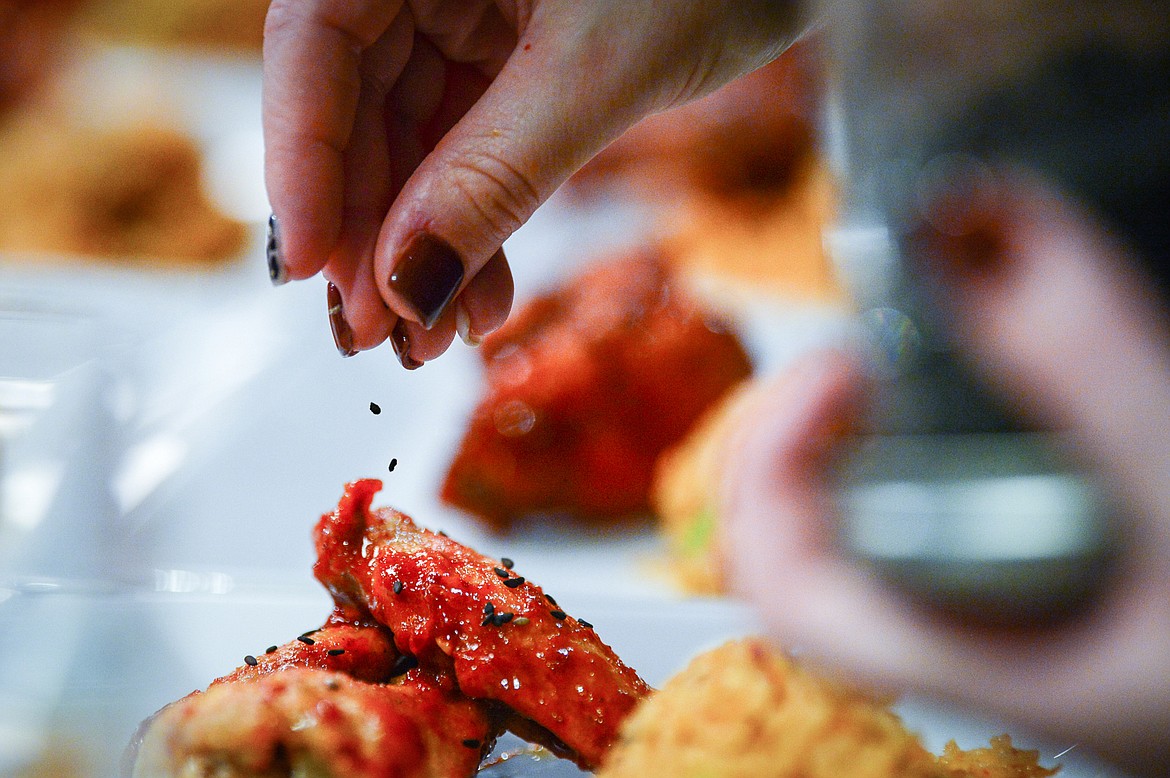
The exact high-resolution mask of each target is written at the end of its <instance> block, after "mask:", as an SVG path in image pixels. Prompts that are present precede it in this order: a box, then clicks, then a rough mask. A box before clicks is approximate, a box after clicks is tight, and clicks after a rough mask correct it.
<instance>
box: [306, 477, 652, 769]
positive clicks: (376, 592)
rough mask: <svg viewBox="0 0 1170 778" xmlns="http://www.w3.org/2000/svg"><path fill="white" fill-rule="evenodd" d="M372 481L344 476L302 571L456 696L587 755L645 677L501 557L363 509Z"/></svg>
mask: <svg viewBox="0 0 1170 778" xmlns="http://www.w3.org/2000/svg"><path fill="white" fill-rule="evenodd" d="M381 487H382V484H381V482H380V481H376V480H363V481H357V482H354V483H352V484H350V485H349V486H348V487H347V489H346V492H345V495H344V497H343V498H342V500H341V503H340V504H339V506H338V508H337V510H336V511H334V512H332V513H329V514H326V515H325V516H322V517H321V521H320V522H319V523H318V525H317V528H316V533H315V538H316V543H317V554H318V559H317V563H316V566H315V567H314V573H315V574H316V576H317V579H318V580H319V581H321V583H322V584H324V585H325V586H326V588H328V589H329V590H330V591H331V592H332V593H333V596H334V599H335V600H336V601H337V603H338V606H339V608H341V609H342V610H343V611H346V610H348V611H351V612H353V613H357V614H365V613H368V614H369V615H370V616H371V617H373V618H374V619H376V620H377V621H378V622H379V623H381V624H383V625H385V626H386V627H388V628H389V629H390V630H391V631H392V632H393V633H394V642H395V645H396V646H397V648H398V650H399V651H401V652H402V653H403V654H406V655H408V656H411V657H414V658H416V659H417V660H418V662H419V663H420V664H421V665H422V666H423V667H450V668H451V671H452V672H453V674H454V677H455V679H456V681H457V682H458V684H459V688H460V689H461V690H462V692H463V693H464V694H466V695H467V696H468V697H471V698H473V699H481V700H494V701H497V702H499V703H502V704H503V705H505V706H507V708H508V709H510V710H512V711H515V712H516V713H517V714H518V715H519V716H521V717H523V718H524V719H526V720H528V721H531V722H535V723H536V724H538V725H539V726H540V727H543V728H544V729H546V730H547V731H548V732H549V733H551V734H552V736H554V737H555V739H556V741H559V742H551V743H549V742H545V743H544V744H546V745H549V746H550V747H551V748H552V749H553V750H554V751H556V752H558V753H560V754H562V755H565V756H568V757H570V758H573V759H575V760H576V761H577V762H578V763H579V764H580V765H582V766H584V767H587V768H588V767H593V766H595V765H597V764H598V763H599V762H600V761H601V758H602V756H603V755H604V754H605V752H606V751H607V750H608V748H609V746H610V745H611V744H612V742H613V741H614V739H615V737H616V733H617V728H618V726H619V725H620V724H621V722H622V721H623V720H624V719H625V717H626V715H627V714H628V713H629V712H630V711H631V710H632V709H633V707H634V706H635V705H636V704H637V702H638V701H639V700H641V699H642V698H643V697H644V696H646V695H647V694H648V693H649V688H648V687H647V685H646V684H645V682H643V681H642V679H641V678H639V677H638V675H637V673H635V672H634V671H633V670H632V669H630V668H629V667H627V666H626V665H625V664H623V663H622V661H621V660H620V659H619V658H618V657H617V655H616V654H614V652H613V650H612V649H610V648H609V646H607V645H605V644H604V643H602V642H601V640H600V639H599V638H598V637H597V634H596V633H595V632H594V631H593V628H592V625H590V624H588V623H587V622H584V621H581V620H579V619H575V618H572V617H571V616H568V615H567V614H565V613H564V612H563V611H562V610H560V608H559V606H558V605H557V604H556V603H555V602H554V601H553V600H552V598H550V597H548V596H546V595H545V594H544V592H543V591H542V590H541V588H540V587H539V586H537V585H535V584H533V583H532V582H530V581H527V580H525V579H524V578H523V577H522V576H520V575H518V574H516V573H515V572H514V571H512V570H511V569H509V565H507V564H505V563H503V562H502V561H497V560H494V559H489V558H487V557H485V556H483V555H481V554H479V553H477V552H475V551H473V550H472V549H470V548H468V547H467V546H464V545H462V544H460V543H457V542H456V541H454V540H452V539H450V538H448V537H445V536H443V535H440V534H437V533H434V532H431V531H429V530H425V529H421V528H419V527H418V526H416V525H415V524H414V522H413V521H411V519H410V518H409V517H407V516H405V515H403V514H402V513H399V512H398V511H395V510H393V509H390V508H381V509H378V510H371V509H370V504H371V502H372V500H373V497H374V495H375V493H376V492H377V491H378V490H379V489H381ZM519 729H521V730H523V729H524V728H523V726H521V727H519ZM521 734H524V735H527V736H529V737H531V736H532V733H531V732H522V733H521Z"/></svg>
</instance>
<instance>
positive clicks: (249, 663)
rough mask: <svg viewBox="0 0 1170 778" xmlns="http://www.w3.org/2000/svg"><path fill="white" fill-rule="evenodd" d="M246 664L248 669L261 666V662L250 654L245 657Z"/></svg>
mask: <svg viewBox="0 0 1170 778" xmlns="http://www.w3.org/2000/svg"><path fill="white" fill-rule="evenodd" d="M244 664H246V665H247V666H248V667H255V666H256V665H258V664H260V662H259V660H257V659H256V657H254V656H252V655H251V654H248V655H247V656H246V657H244Z"/></svg>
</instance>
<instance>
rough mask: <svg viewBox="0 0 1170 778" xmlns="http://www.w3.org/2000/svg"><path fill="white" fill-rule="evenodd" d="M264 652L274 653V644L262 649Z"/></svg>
mask: <svg viewBox="0 0 1170 778" xmlns="http://www.w3.org/2000/svg"><path fill="white" fill-rule="evenodd" d="M264 653H265V654H275V653H276V646H269V647H268V648H266V649H264Z"/></svg>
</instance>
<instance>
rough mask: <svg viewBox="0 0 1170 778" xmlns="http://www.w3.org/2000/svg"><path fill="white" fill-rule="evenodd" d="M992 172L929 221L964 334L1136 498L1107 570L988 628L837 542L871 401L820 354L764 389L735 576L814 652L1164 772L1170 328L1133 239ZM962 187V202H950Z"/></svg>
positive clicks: (853, 375) (747, 434)
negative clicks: (873, 569)
mask: <svg viewBox="0 0 1170 778" xmlns="http://www.w3.org/2000/svg"><path fill="white" fill-rule="evenodd" d="M1009 176H1010V174H1005V175H998V176H995V177H993V178H990V179H987V178H985V179H984V180H983V182H982V185H981V191H980V192H979V193H978V196H970V194H969V193H968V194H966V195H963V196H959V197H955V198H953V199H952V200H951V202H950V207H949V208H946V207H945V204H944V208H943V209H942V210H936V211H935V214H936V216H939V217H941V218H936V219H935V220H934V227H932V228H928V229H926V230H923V231H922V232H921V234H920V239H921V241H922V245H923V249H924V254H923V256H925V257H926V258H927V261H928V265H927V267H926V272H929V273H930V274H932V275H933V276H934V277H935V278H937V279H938V281H939V283H940V287H941V288H942V289H943V291H944V292H945V294H946V301H947V302H946V305H947V306H948V309H949V313H950V315H951V320H952V321H953V323H954V327H955V335H956V336H957V338H958V341H959V343H960V344H961V346H962V347H963V348H964V350H965V353H966V354H967V355H968V356H970V357H971V358H972V359H973V360H974V362H975V364H976V366H977V367H979V368H981V369H982V370H983V372H984V374H985V376H986V377H987V378H988V379H989V380H990V381H991V382H992V385H996V386H998V387H999V388H1000V389H1002V390H1003V391H1004V392H1005V393H1006V395H1007V396H1010V397H1014V398H1017V399H1018V400H1019V401H1020V402H1021V403H1022V404H1023V406H1024V409H1025V410H1026V411H1027V412H1028V413H1029V414H1030V415H1031V416H1032V417H1033V418H1036V419H1038V420H1041V421H1043V422H1045V423H1047V424H1050V425H1051V426H1053V427H1054V428H1060V429H1063V430H1067V431H1068V433H1069V434H1070V435H1071V436H1072V438H1073V441H1074V442H1075V444H1076V445H1077V446H1078V449H1079V450H1080V451H1082V452H1084V453H1085V455H1086V456H1087V457H1088V458H1089V459H1090V461H1091V462H1092V464H1093V465H1094V467H1095V469H1096V470H1097V471H1098V472H1099V473H1100V474H1101V476H1102V477H1103V478H1104V479H1105V480H1106V482H1107V483H1108V484H1109V485H1110V487H1111V488H1112V489H1113V491H1114V493H1115V495H1116V496H1117V497H1119V498H1121V499H1122V500H1123V501H1124V502H1125V503H1126V504H1127V507H1128V509H1129V510H1128V511H1127V512H1126V514H1125V515H1126V516H1129V517H1131V518H1129V519H1128V521H1129V524H1128V525H1127V526H1124V527H1123V528H1122V529H1123V536H1124V537H1125V539H1126V541H1127V545H1126V546H1125V548H1124V549H1123V557H1122V560H1121V564H1120V566H1119V570H1118V573H1117V575H1116V577H1115V578H1114V579H1113V580H1112V581H1111V582H1110V585H1109V586H1108V588H1107V590H1106V591H1105V592H1103V594H1102V596H1101V597H1100V599H1099V600H1098V601H1096V602H1094V603H1093V605H1092V606H1091V607H1090V608H1089V609H1088V610H1087V611H1086V612H1083V613H1081V614H1078V616H1077V617H1076V618H1073V619H1071V620H1069V621H1065V622H1060V623H1057V624H1054V625H1051V626H1049V627H1046V628H1034V629H1030V630H1011V629H1003V630H999V629H994V628H991V627H987V626H976V625H972V624H964V623H958V622H957V621H955V620H953V619H945V618H943V617H941V616H940V615H939V614H937V613H935V612H932V611H929V610H927V609H925V608H920V607H917V606H916V605H915V604H913V603H911V602H908V601H907V600H906V599H905V598H904V597H902V596H900V595H899V594H898V593H897V592H895V591H894V590H893V589H892V588H891V587H889V586H887V585H885V584H884V583H883V582H882V581H881V580H879V579H878V578H876V577H875V576H874V575H873V574H871V573H870V572H868V571H867V570H866V569H864V568H862V567H860V566H859V565H857V564H855V563H853V562H852V561H851V560H849V559H847V558H845V557H844V556H843V555H842V554H841V553H839V552H838V550H837V549H836V547H835V545H834V543H833V537H834V527H833V516H832V512H831V510H830V508H829V505H830V497H831V495H830V494H829V492H828V484H829V478H828V471H827V468H828V467H829V465H830V463H831V462H832V461H833V459H834V458H835V457H836V456H837V455H839V454H840V453H842V451H843V449H844V447H845V446H846V445H847V441H848V435H847V432H848V430H849V428H850V425H851V423H852V422H853V421H855V420H856V419H857V416H858V414H859V413H860V411H861V409H862V406H863V399H864V396H865V386H864V381H863V379H862V374H861V371H860V369H859V367H858V363H857V362H856V361H854V360H852V359H851V358H849V357H848V356H846V355H843V354H829V355H820V356H818V357H815V358H812V359H810V360H808V361H806V362H805V363H804V364H802V365H800V366H798V367H797V368H796V369H794V370H793V371H791V372H790V373H789V374H787V375H785V376H782V377H780V378H779V379H778V380H775V381H773V382H772V383H771V384H769V385H767V386H764V387H762V388H760V389H759V390H758V391H757V395H756V397H755V400H754V401H753V402H752V404H751V405H750V407H748V408H746V409H745V410H744V411H743V414H742V415H741V416H740V418H741V419H747V420H750V423H748V424H742V425H741V426H740V427H739V429H738V432H737V433H736V437H735V439H734V440H733V444H732V445H733V449H732V452H733V453H732V455H731V456H732V457H733V461H735V462H736V466H735V467H734V468H729V471H730V473H729V480H728V482H727V483H726V489H725V493H724V494H723V511H722V515H723V516H725V517H726V535H725V541H726V546H725V548H726V557H727V558H728V559H729V560H730V564H731V566H732V569H731V570H730V576H731V583H732V586H733V588H734V589H735V590H736V591H737V592H739V593H740V594H742V595H744V596H745V597H747V598H749V599H751V600H753V601H754V602H755V603H756V604H757V605H758V606H759V609H760V611H761V612H762V614H763V617H764V620H765V623H766V624H767V627H768V629H769V631H770V632H771V634H772V635H773V636H774V637H775V638H776V639H777V640H778V641H779V642H781V643H782V644H783V645H785V646H789V647H795V646H799V648H800V650H801V652H802V655H803V656H806V657H807V658H809V660H810V661H815V662H821V663H826V664H828V665H831V666H832V667H834V668H836V669H843V670H845V671H847V672H848V673H850V674H851V675H852V676H853V677H854V679H855V680H858V681H860V682H862V683H865V684H868V685H871V686H875V687H878V688H880V689H882V690H885V691H898V690H904V689H908V688H915V689H919V690H923V691H926V692H928V693H932V694H936V695H941V696H944V697H948V698H951V699H958V700H961V701H964V702H966V703H968V704H973V705H975V706H978V707H980V708H983V709H985V710H991V711H998V712H999V713H1000V714H1002V715H1005V716H1008V717H1009V718H1011V719H1013V720H1017V721H1021V722H1024V723H1030V724H1031V725H1032V726H1034V727H1035V728H1036V729H1037V730H1039V731H1045V732H1047V733H1049V734H1051V735H1054V736H1056V737H1059V738H1063V739H1066V740H1065V742H1067V744H1069V745H1072V744H1080V745H1081V746H1082V747H1084V748H1088V749H1094V750H1096V751H1098V752H1099V753H1101V754H1102V755H1104V756H1106V757H1108V758H1111V759H1113V760H1114V761H1116V762H1117V763H1118V764H1119V765H1121V766H1123V767H1129V768H1131V769H1134V770H1138V771H1141V770H1144V771H1147V772H1149V773H1150V774H1160V773H1159V772H1158V771H1159V770H1160V769H1164V766H1165V764H1166V763H1167V761H1168V760H1170V736H1168V735H1167V732H1170V671H1168V668H1170V482H1168V481H1167V478H1166V474H1167V473H1170V339H1168V336H1170V325H1168V324H1167V321H1166V316H1165V312H1164V310H1163V309H1162V308H1160V307H1159V306H1158V305H1157V304H1156V303H1155V302H1154V301H1153V300H1151V298H1150V294H1149V292H1148V290H1149V289H1150V284H1149V283H1148V282H1146V281H1145V280H1144V279H1143V278H1141V277H1139V273H1138V271H1137V270H1136V268H1137V266H1138V265H1137V263H1136V261H1134V260H1133V258H1132V257H1129V256H1127V254H1126V249H1125V248H1124V247H1122V246H1120V245H1119V244H1118V243H1116V242H1115V241H1113V240H1112V239H1111V238H1110V237H1109V236H1108V235H1106V234H1105V233H1104V232H1103V231H1102V230H1101V229H1100V228H1099V227H1098V226H1097V224H1096V223H1095V222H1094V221H1093V220H1092V219H1091V218H1090V217H1089V216H1088V215H1087V214H1086V213H1084V212H1083V211H1081V210H1079V209H1078V207H1077V206H1076V205H1074V204H1072V203H1070V202H1069V201H1067V200H1065V199H1063V198H1062V197H1061V196H1060V195H1059V194H1057V193H1055V192H1054V191H1052V190H1051V189H1049V188H1047V187H1046V186H1045V185H1043V184H1040V183H1038V182H1036V181H1034V180H1030V179H1028V178H1026V177H1020V176H1010V177H1009ZM959 203H964V204H965V205H963V206H962V207H960V208H958V209H956V208H955V207H954V206H955V205H957V204H959Z"/></svg>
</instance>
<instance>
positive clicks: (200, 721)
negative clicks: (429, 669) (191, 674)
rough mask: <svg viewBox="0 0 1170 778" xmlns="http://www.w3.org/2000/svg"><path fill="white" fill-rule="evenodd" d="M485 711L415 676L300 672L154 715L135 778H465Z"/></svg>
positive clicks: (485, 724)
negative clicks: (385, 678)
mask: <svg viewBox="0 0 1170 778" xmlns="http://www.w3.org/2000/svg"><path fill="white" fill-rule="evenodd" d="M494 738H495V727H494V724H493V723H492V720H491V717H490V716H489V714H488V712H487V711H486V709H485V708H484V706H482V705H480V704H478V703H475V702H473V701H471V700H468V699H467V698H465V697H463V696H462V695H460V694H458V692H455V691H452V690H451V689H449V688H445V684H443V683H442V682H440V681H437V680H436V679H435V678H433V677H431V676H428V675H427V674H425V673H423V672H421V671H420V670H414V671H411V673H408V674H407V676H405V677H404V678H403V679H402V681H401V682H400V683H394V684H371V683H365V682H363V681H358V680H355V679H354V678H351V677H350V676H348V675H345V674H344V673H336V672H331V671H328V670H314V669H308V668H302V667H293V668H286V669H284V670H281V671H279V672H272V673H269V674H267V675H264V676H261V677H259V678H254V679H250V680H242V681H237V682H234V683H220V684H216V685H213V686H211V687H210V688H208V690H207V691H205V692H202V693H197V694H193V695H190V696H188V697H185V698H183V699H182V700H179V701H178V702H175V703H172V704H171V705H169V706H168V707H166V708H164V709H163V710H162V711H160V712H159V713H158V714H157V716H156V717H155V719H154V720H153V721H152V722H151V723H150V726H149V728H148V729H147V731H146V734H145V736H144V738H143V741H142V743H141V746H140V747H139V751H138V758H137V761H136V763H135V765H134V773H133V775H134V778H208V777H210V776H214V778H278V777H285V776H290V775H295V776H305V777H306V778H310V777H312V778H416V777H417V778H467V777H468V776H472V775H475V773H476V771H477V770H478V767H479V763H480V760H481V759H482V757H483V755H484V754H486V753H487V752H488V751H489V750H490V749H491V747H492V744H493V742H494Z"/></svg>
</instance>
